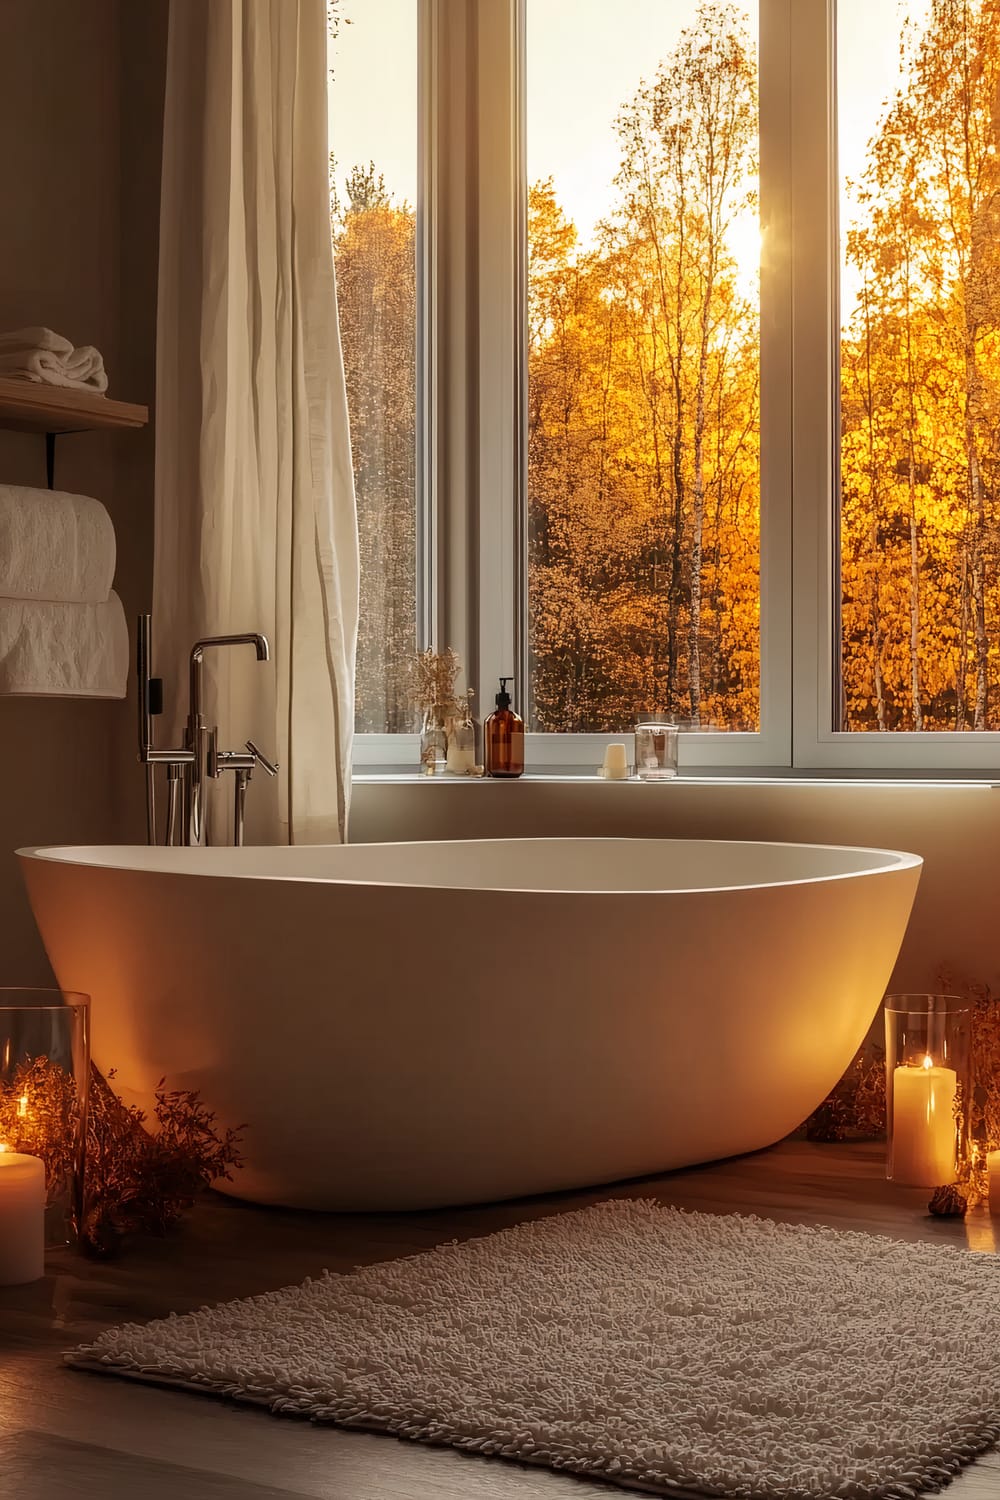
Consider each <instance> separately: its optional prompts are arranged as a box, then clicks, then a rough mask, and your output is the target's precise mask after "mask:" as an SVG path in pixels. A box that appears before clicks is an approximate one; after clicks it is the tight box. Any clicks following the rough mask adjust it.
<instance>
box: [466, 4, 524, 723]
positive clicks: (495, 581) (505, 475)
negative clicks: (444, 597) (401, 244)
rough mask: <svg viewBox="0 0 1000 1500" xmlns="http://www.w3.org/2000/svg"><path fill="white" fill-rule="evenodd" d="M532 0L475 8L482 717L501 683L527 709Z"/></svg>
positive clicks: (477, 533)
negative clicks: (527, 138)
mask: <svg viewBox="0 0 1000 1500" xmlns="http://www.w3.org/2000/svg"><path fill="white" fill-rule="evenodd" d="M523 11H524V6H523V0H475V14H476V26H477V56H478V60H479V65H478V68H477V90H476V116H475V118H476V126H477V157H478V204H477V218H476V224H475V231H476V239H477V252H478V253H477V260H476V267H477V281H478V285H477V294H478V295H477V305H478V318H479V322H478V349H477V372H476V373H477V390H478V412H477V423H478V456H479V476H478V491H479V504H478V513H477V517H476V522H475V527H474V546H473V554H472V555H473V558H474V563H475V574H476V577H475V582H474V585H473V587H474V589H475V591H476V593H477V606H478V607H477V622H478V652H477V665H478V679H479V681H478V688H479V694H480V698H479V702H480V707H481V709H482V711H483V713H487V712H489V711H490V710H491V709H492V706H493V697H492V695H493V693H494V692H495V690H496V684H497V678H498V677H499V676H500V675H501V674H503V675H504V676H510V675H513V676H514V678H515V683H514V701H515V705H516V706H518V707H523V705H524V704H525V702H526V690H527V682H526V680H525V678H524V670H525V668H524V657H525V653H524V648H523V631H522V629H521V628H520V626H521V610H520V604H519V601H520V598H521V590H522V588H523V587H524V583H525V578H524V570H525V568H526V558H524V557H522V553H523V550H524V548H523V539H522V535H523V534H522V526H521V514H522V493H523V484H524V479H523V469H524V404H523V403H524V364H525V359H526V349H525V334H524V276H525V260H526V238H525V229H524V193H525V184H524V169H523V131H522V129H521V120H520V109H521V99H522V85H521V75H522V65H523V64H522V49H523Z"/></svg>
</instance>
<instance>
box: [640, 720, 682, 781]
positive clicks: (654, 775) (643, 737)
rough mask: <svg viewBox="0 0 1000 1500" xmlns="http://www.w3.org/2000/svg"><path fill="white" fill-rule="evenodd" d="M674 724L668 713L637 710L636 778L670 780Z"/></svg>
mask: <svg viewBox="0 0 1000 1500" xmlns="http://www.w3.org/2000/svg"><path fill="white" fill-rule="evenodd" d="M677 735H678V725H677V722H676V720H674V719H671V718H670V716H669V714H661V713H650V714H637V715H636V720H635V774H636V776H637V777H638V778H639V780H640V781H671V780H673V778H674V777H675V776H676V775H677Z"/></svg>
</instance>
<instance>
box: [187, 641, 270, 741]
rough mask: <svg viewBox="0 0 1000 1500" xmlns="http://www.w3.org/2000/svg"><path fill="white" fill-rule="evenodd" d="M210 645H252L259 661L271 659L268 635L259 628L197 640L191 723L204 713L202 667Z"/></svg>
mask: <svg viewBox="0 0 1000 1500" xmlns="http://www.w3.org/2000/svg"><path fill="white" fill-rule="evenodd" d="M210 646H252V647H253V648H254V651H255V652H256V653H257V660H258V661H270V659H271V648H270V646H269V645H268V643H267V636H266V635H261V634H260V632H259V631H257V630H248V631H245V632H244V633H243V634H241V635H210V636H206V637H205V639H204V640H201V641H195V643H194V645H193V646H192V647H191V657H190V672H189V681H190V694H189V697H188V718H189V723H190V722H191V721H193V720H194V719H195V717H196V716H200V715H201V713H202V703H203V700H204V691H203V687H202V680H203V672H202V668H203V665H204V661H205V651H206V650H207V649H208V648H209V647H210Z"/></svg>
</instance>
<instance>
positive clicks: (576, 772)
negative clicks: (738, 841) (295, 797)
mask: <svg viewBox="0 0 1000 1500" xmlns="http://www.w3.org/2000/svg"><path fill="white" fill-rule="evenodd" d="M353 780H354V781H355V782H356V783H364V784H366V785H373V784H374V785H428V786H442V785H449V786H483V785H489V786H517V785H521V784H523V783H529V784H532V783H559V784H562V783H571V784H574V785H579V784H580V783H584V782H590V783H591V784H593V785H594V786H601V787H607V786H622V787H653V788H660V787H671V786H673V787H676V786H685V785H688V786H711V785H723V786H752V785H764V786H796V785H802V784H805V785H810V786H859V785H863V786H935V787H942V786H949V787H970V786H980V787H984V788H986V789H987V790H989V789H993V788H997V787H1000V771H995V770H990V771H957V770H956V771H947V770H920V771H915V770H907V771H890V770H858V769H854V768H852V767H842V768H840V769H834V770H816V769H813V768H812V767H803V768H801V769H797V770H793V769H790V768H789V767H787V766H781V767H769V766H748V767H746V768H745V769H742V770H739V771H736V770H734V769H733V768H732V767H731V766H718V767H713V766H699V767H697V768H687V769H681V770H680V771H679V772H678V774H677V776H676V778H674V779H673V780H669V781H639V780H638V778H636V777H630V778H628V780H626V781H618V782H615V781H605V780H604V778H603V777H601V776H598V775H597V774H596V772H594V771H589V770H585V769H584V768H582V767H579V766H575V767H574V766H545V767H540V768H537V769H534V770H532V771H526V772H525V773H524V775H523V776H521V777H517V778H513V779H511V780H507V779H506V778H504V779H493V778H491V777H482V776H448V775H445V776H423V775H421V774H420V773H419V772H417V771H410V770H404V769H403V768H402V767H399V766H360V767H358V768H357V769H356V770H355V771H354V773H353Z"/></svg>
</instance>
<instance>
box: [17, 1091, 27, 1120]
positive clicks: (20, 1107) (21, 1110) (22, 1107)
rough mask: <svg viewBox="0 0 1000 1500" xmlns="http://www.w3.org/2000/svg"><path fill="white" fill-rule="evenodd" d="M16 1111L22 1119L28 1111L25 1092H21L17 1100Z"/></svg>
mask: <svg viewBox="0 0 1000 1500" xmlns="http://www.w3.org/2000/svg"><path fill="white" fill-rule="evenodd" d="M17 1112H18V1115H19V1116H20V1118H21V1119H22V1120H23V1119H24V1117H25V1115H26V1114H27V1113H28V1096H27V1094H22V1095H21V1097H20V1099H19V1100H18V1101H17Z"/></svg>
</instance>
